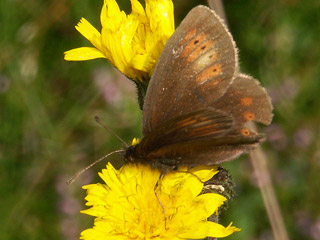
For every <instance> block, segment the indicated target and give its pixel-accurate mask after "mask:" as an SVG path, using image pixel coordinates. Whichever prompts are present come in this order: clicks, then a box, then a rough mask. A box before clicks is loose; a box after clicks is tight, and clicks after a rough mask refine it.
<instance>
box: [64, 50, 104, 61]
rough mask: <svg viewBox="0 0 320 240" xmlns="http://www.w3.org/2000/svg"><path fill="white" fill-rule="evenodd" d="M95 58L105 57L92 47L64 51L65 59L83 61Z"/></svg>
mask: <svg viewBox="0 0 320 240" xmlns="http://www.w3.org/2000/svg"><path fill="white" fill-rule="evenodd" d="M96 58H105V55H103V54H102V53H101V52H100V51H99V50H97V49H96V48H92V47H81V48H75V49H72V50H69V51H66V52H65V53H64V59H65V60H67V61H85V60H91V59H96Z"/></svg>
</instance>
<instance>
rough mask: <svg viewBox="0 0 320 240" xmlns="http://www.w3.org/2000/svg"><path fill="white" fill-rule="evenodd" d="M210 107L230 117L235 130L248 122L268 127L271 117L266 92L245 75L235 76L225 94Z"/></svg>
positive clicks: (255, 81) (270, 105)
mask: <svg viewBox="0 0 320 240" xmlns="http://www.w3.org/2000/svg"><path fill="white" fill-rule="evenodd" d="M211 106H212V107H214V108H216V109H220V110H223V111H224V112H225V113H227V114H229V115H231V116H232V117H233V118H234V120H235V125H236V126H235V129H237V130H241V129H243V128H244V125H245V123H247V122H249V121H255V122H259V123H262V124H265V125H268V124H270V123H271V120H272V116H273V114H272V104H271V100H270V97H269V96H268V94H267V92H266V90H265V89H264V88H263V87H261V86H260V83H259V82H258V81H257V80H255V79H254V78H253V77H250V76H247V75H245V74H237V75H236V76H235V79H234V80H233V82H232V84H231V85H230V87H229V88H228V90H227V91H226V93H225V94H224V95H223V96H222V97H221V98H219V99H218V100H217V101H216V102H214V103H213V104H212V105H211Z"/></svg>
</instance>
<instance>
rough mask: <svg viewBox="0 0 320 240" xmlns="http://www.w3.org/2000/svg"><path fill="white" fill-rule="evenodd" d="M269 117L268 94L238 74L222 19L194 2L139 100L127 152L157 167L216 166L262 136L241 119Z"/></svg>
mask: <svg viewBox="0 0 320 240" xmlns="http://www.w3.org/2000/svg"><path fill="white" fill-rule="evenodd" d="M271 120H272V104H271V101H270V98H269V96H268V94H267V92H266V91H265V89H264V88H263V87H261V86H260V84H259V82H258V81H257V80H255V79H254V78H252V77H250V76H248V75H245V74H242V73H240V72H239V69H238V52H237V48H236V46H235V43H234V41H233V39H232V36H231V34H230V33H229V31H228V30H227V28H226V27H225V25H224V24H223V22H222V20H221V19H220V18H219V17H218V16H217V15H216V14H215V12H214V11H212V10H210V9H209V8H207V7H205V6H197V7H195V8H194V9H192V10H191V11H190V12H189V13H188V15H187V16H186V17H185V19H184V20H183V21H182V22H181V24H180V25H179V27H178V28H177V29H176V31H175V32H174V34H173V35H172V36H171V38H170V39H169V40H168V42H167V43H166V45H165V47H164V49H163V52H162V54H161V56H160V58H159V61H158V63H157V65H156V67H155V70H154V73H153V75H152V77H151V80H150V83H149V86H148V89H147V93H146V97H145V100H144V105H143V124H142V128H143V135H144V137H143V139H142V140H141V142H140V143H139V144H137V145H134V146H130V147H128V148H127V149H126V151H125V154H124V157H125V159H126V160H127V161H128V162H138V163H142V164H148V165H151V166H152V167H155V168H159V169H161V170H162V171H167V170H168V169H169V170H175V169H177V168H178V167H179V166H188V167H191V166H197V165H216V164H220V163H222V162H225V161H230V160H232V159H234V158H236V157H238V156H239V155H241V154H243V153H247V152H249V151H251V150H253V149H254V148H256V147H257V146H258V145H259V144H260V143H261V142H263V141H264V140H265V135H264V134H262V133H256V132H254V131H252V130H250V129H248V128H247V127H246V123H248V122H250V121H255V122H259V123H262V124H265V125H268V124H270V123H271Z"/></svg>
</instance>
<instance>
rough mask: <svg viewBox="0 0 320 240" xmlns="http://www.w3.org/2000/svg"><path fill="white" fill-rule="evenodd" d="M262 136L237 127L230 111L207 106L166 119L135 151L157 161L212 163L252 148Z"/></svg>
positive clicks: (158, 162)
mask: <svg viewBox="0 0 320 240" xmlns="http://www.w3.org/2000/svg"><path fill="white" fill-rule="evenodd" d="M263 140H264V135H263V134H257V133H255V132H252V131H250V130H247V132H246V134H243V132H241V131H237V129H236V126H235V125H234V120H233V118H232V117H231V116H230V115H228V114H226V113H224V112H222V111H220V110H216V109H213V108H206V109H203V110H199V111H195V112H192V113H189V114H185V115H182V116H178V117H175V118H173V119H171V120H168V121H166V122H165V123H164V124H162V125H160V126H159V127H157V128H156V129H155V130H154V131H152V132H151V133H149V134H148V135H147V136H146V137H145V138H143V139H142V141H141V143H140V144H139V145H137V147H136V149H135V151H136V152H135V155H136V156H138V158H139V159H143V160H142V161H148V163H151V164H152V162H156V163H157V164H158V165H171V166H177V165H186V166H192V165H201V164H202V165H213V164H217V163H220V162H223V161H228V160H231V159H233V158H236V157H237V156H239V155H240V154H242V153H245V152H248V151H251V150H252V149H254V148H255V147H256V146H257V145H258V144H259V143H260V142H262V141H263ZM195 160H196V161H195Z"/></svg>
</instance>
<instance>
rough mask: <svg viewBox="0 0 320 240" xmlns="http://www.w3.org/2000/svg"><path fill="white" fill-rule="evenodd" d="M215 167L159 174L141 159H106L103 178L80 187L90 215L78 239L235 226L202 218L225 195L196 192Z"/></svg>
mask: <svg viewBox="0 0 320 240" xmlns="http://www.w3.org/2000/svg"><path fill="white" fill-rule="evenodd" d="M182 171H183V170H182ZM184 171H186V169H184ZM216 173H217V170H216V168H213V167H196V168H193V169H190V170H189V171H188V172H173V173H166V174H165V175H164V176H161V173H160V171H159V170H157V169H151V168H150V167H148V166H144V165H139V164H138V165H136V164H126V165H124V166H123V167H122V168H121V169H120V170H116V169H114V168H113V166H112V165H111V164H108V165H107V168H106V169H103V170H102V173H99V175H100V177H101V178H102V179H103V180H104V182H105V183H106V184H91V185H87V186H84V187H83V188H84V189H87V197H86V200H87V204H86V205H87V206H90V207H91V208H90V209H87V210H84V211H82V213H85V214H88V215H91V216H94V217H96V218H95V221H94V227H93V228H90V229H87V230H84V231H83V232H82V233H81V239H85V240H103V239H108V240H112V239H114V240H122V239H123V240H124V239H144V240H148V239H154V238H156V239H168V240H169V239H170V240H174V239H175V240H179V239H201V238H205V237H206V236H210V237H219V238H220V237H226V236H228V235H230V234H232V233H233V232H237V231H240V229H238V228H236V227H234V226H231V224H230V225H229V226H228V227H223V226H222V225H220V224H218V223H214V222H210V221H208V220H207V218H208V217H209V216H211V215H212V214H214V213H215V212H216V211H217V209H218V208H219V206H221V205H222V204H223V202H224V201H225V200H226V198H225V197H223V196H221V195H219V194H215V193H206V194H201V195H199V194H200V192H201V190H202V187H203V182H204V181H207V180H209V179H211V178H212V176H213V175H215V174H216ZM196 176H197V177H196ZM200 179H201V181H200ZM156 184H158V185H157V188H156V192H157V195H158V197H159V199H160V201H159V200H158V199H157V197H156V194H155V191H154V190H155V186H156ZM160 202H161V203H160ZM161 205H162V206H163V207H162V206H161ZM165 216H166V217H165ZM165 219H166V220H165Z"/></svg>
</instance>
